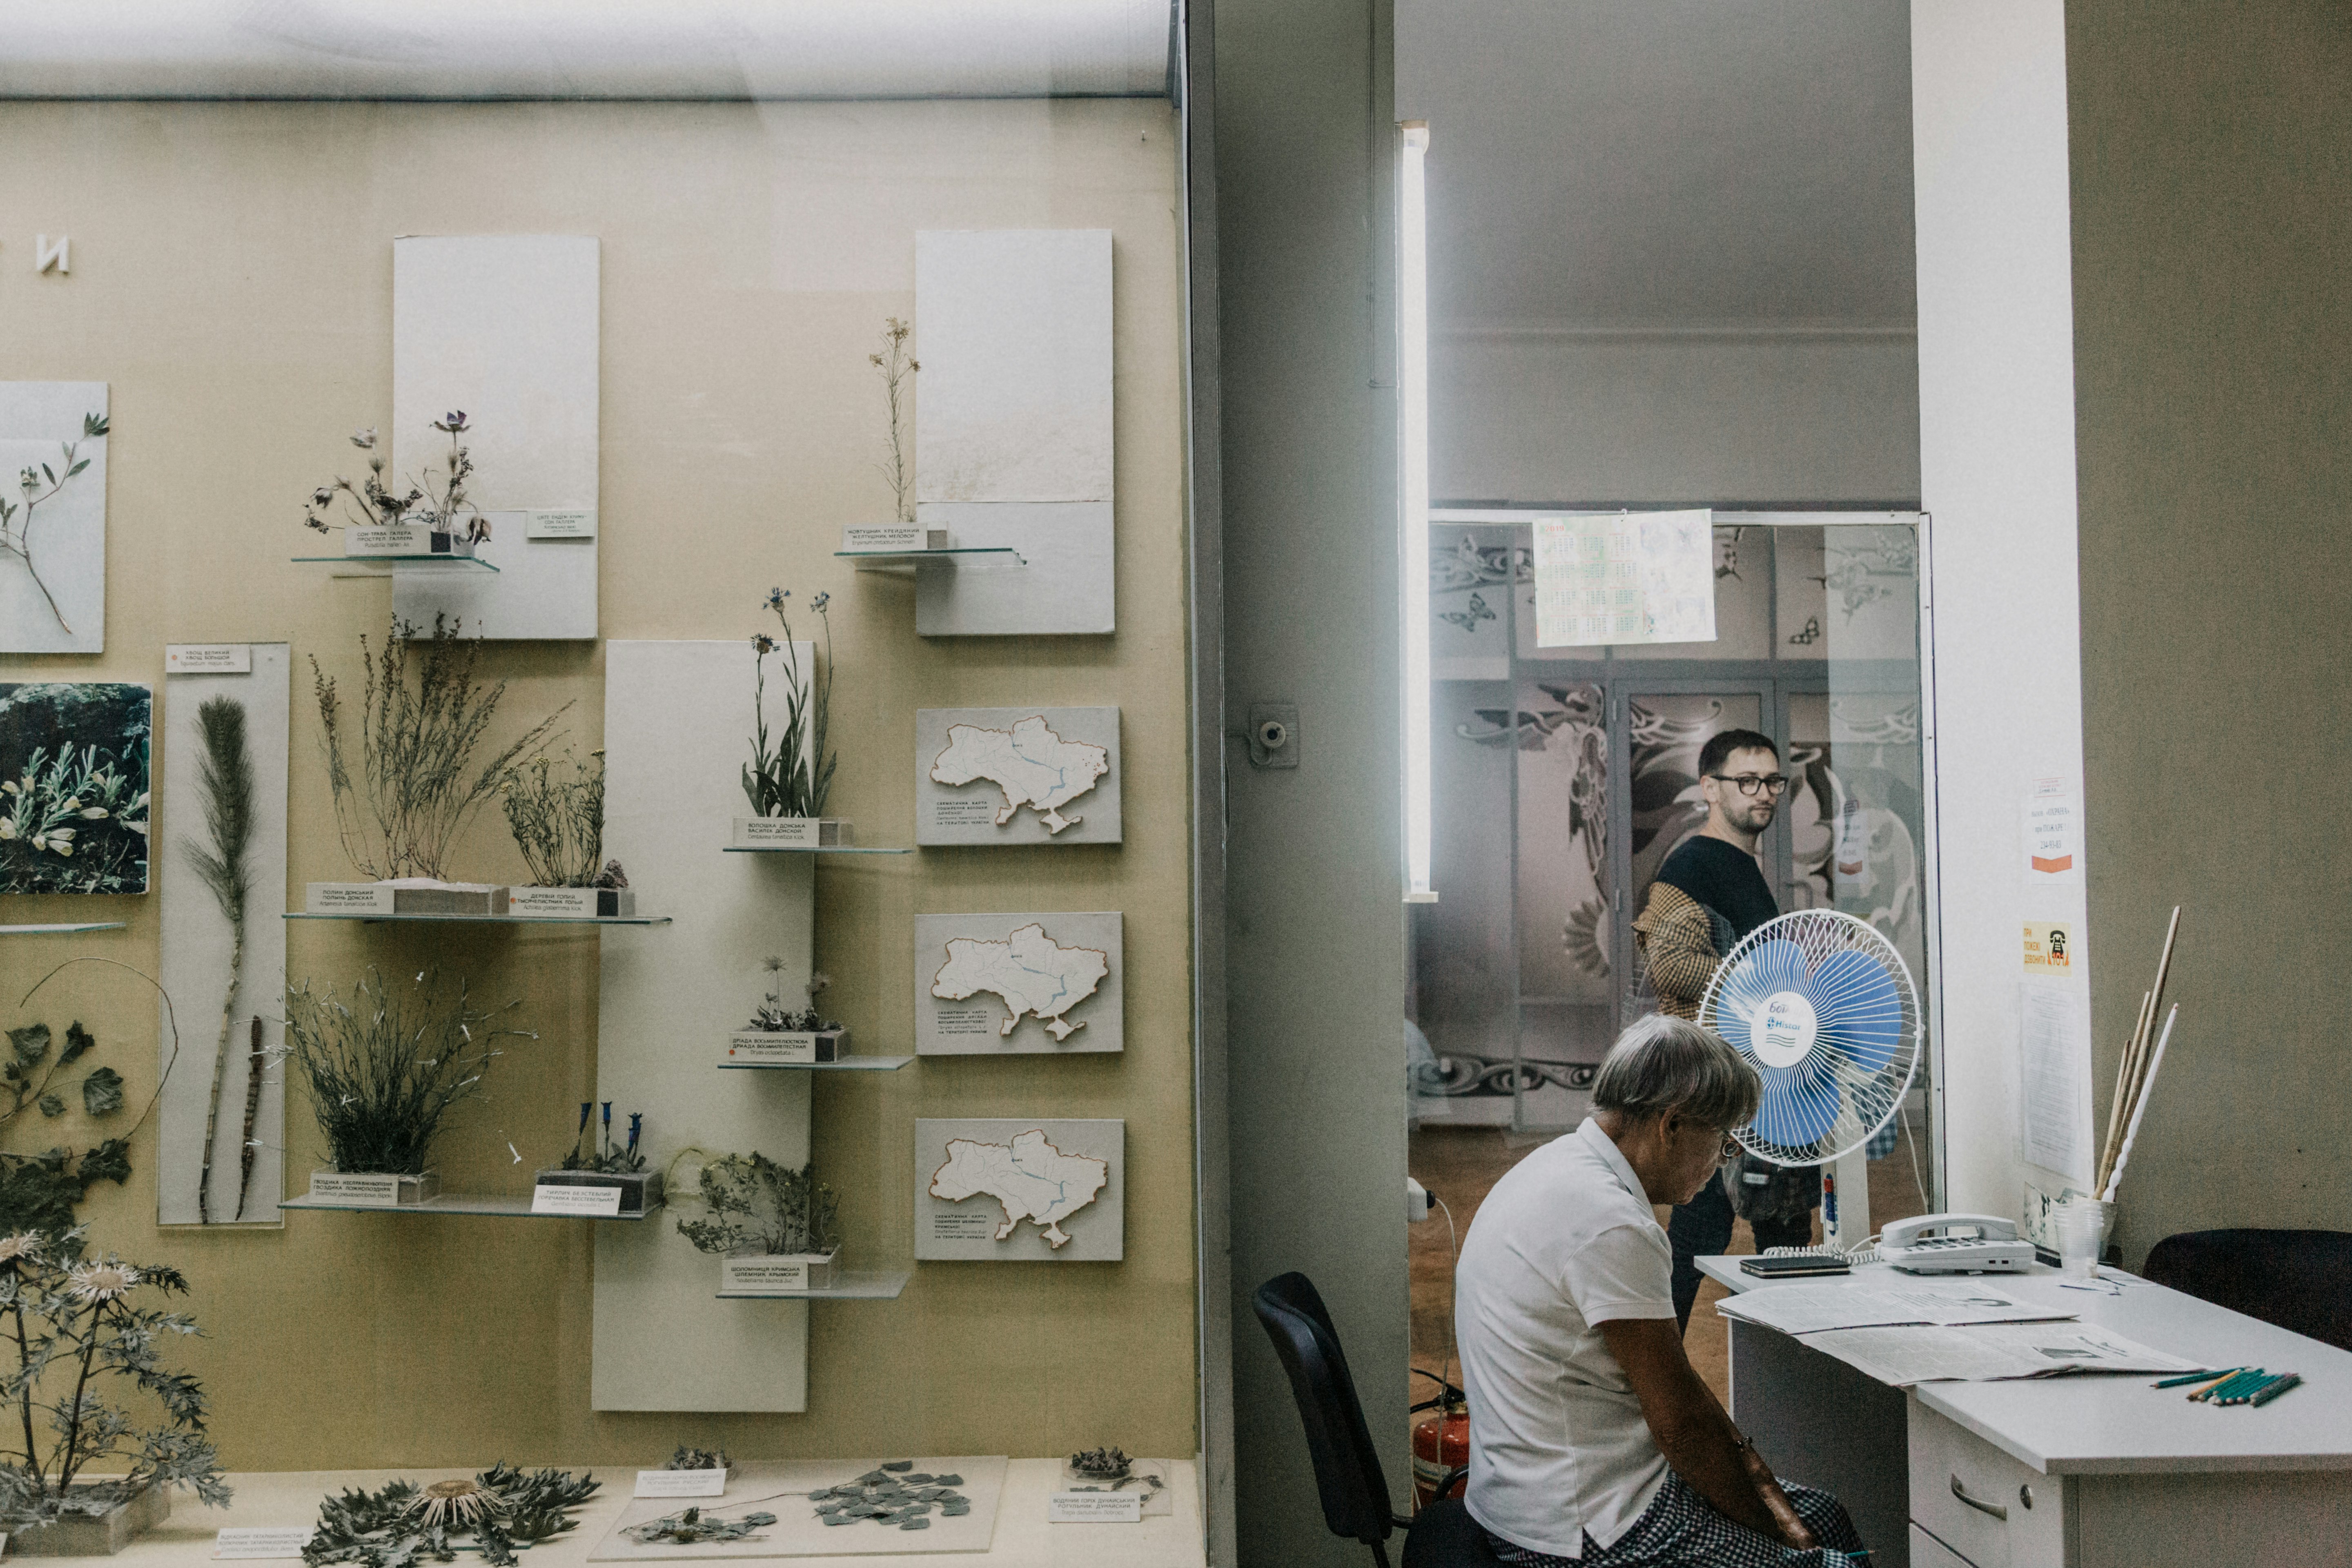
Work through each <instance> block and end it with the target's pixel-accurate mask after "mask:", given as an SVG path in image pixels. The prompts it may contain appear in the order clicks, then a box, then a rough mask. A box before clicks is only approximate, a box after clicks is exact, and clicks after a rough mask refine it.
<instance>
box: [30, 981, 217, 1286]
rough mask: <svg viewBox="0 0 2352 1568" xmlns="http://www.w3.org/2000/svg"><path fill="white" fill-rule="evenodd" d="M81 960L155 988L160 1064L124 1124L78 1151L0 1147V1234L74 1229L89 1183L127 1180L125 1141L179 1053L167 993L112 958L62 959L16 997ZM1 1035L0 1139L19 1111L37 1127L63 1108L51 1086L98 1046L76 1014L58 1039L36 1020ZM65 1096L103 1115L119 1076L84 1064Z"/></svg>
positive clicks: (115, 1107)
mask: <svg viewBox="0 0 2352 1568" xmlns="http://www.w3.org/2000/svg"><path fill="white" fill-rule="evenodd" d="M85 963H92V964H100V965H103V966H105V967H107V968H109V969H120V970H122V971H124V972H126V973H130V974H131V975H133V976H135V977H136V978H138V979H139V980H140V981H141V982H142V983H143V984H148V985H151V986H153V987H154V990H155V994H156V995H157V996H159V997H161V998H162V999H163V1022H164V1025H165V1026H166V1029H167V1031H168V1032H169V1034H170V1037H171V1047H170V1050H169V1051H168V1053H167V1054H166V1055H165V1057H164V1058H163V1072H162V1074H161V1075H159V1076H158V1078H157V1079H156V1082H155V1092H154V1094H152V1095H151V1096H149V1098H148V1100H147V1103H146V1105H145V1106H144V1107H142V1109H141V1110H140V1112H139V1115H138V1117H137V1119H136V1120H135V1121H132V1122H131V1125H130V1126H129V1127H127V1128H121V1129H120V1130H119V1131H117V1132H116V1135H115V1136H113V1137H110V1138H105V1139H102V1140H100V1141H99V1142H96V1143H94V1144H92V1145H91V1146H89V1148H87V1149H84V1150H83V1151H81V1152H79V1154H77V1153H76V1152H74V1151H73V1150H72V1149H71V1148H68V1147H67V1146H65V1145H63V1144H57V1145H53V1146H52V1147H50V1148H49V1149H47V1151H45V1152H41V1153H37V1154H36V1153H28V1152H21V1151H18V1150H0V1235H9V1234H14V1233H17V1232H25V1231H32V1232H37V1233H39V1234H41V1235H43V1236H47V1237H52V1238H64V1237H68V1234H69V1233H72V1232H73V1231H74V1227H75V1226H76V1224H77V1223H78V1221H77V1220H76V1218H75V1214H74V1211H75V1210H76V1209H77V1208H79V1206H80V1205H81V1201H82V1198H83V1196H84V1195H85V1194H88V1193H89V1189H90V1188H91V1187H93V1186H95V1185H96V1184H99V1183H100V1182H101V1181H107V1182H112V1183H114V1184H116V1185H117V1186H120V1185H121V1184H123V1183H124V1182H126V1181H128V1180H130V1178H131V1140H132V1139H133V1138H134V1137H136V1136H137V1135H138V1132H139V1129H140V1128H141V1127H142V1126H144V1125H146V1121H147V1117H148V1115H149V1114H150V1113H151V1112H152V1111H153V1110H154V1109H155V1102H156V1100H159V1099H161V1098H162V1096H163V1085H164V1084H165V1083H167V1082H169V1081H170V1080H171V1077H172V1069H173V1067H174V1066H175V1065H176V1064H177V1063H178V1061H179V1059H180V1024H179V1019H178V1016H177V1015H175V1014H174V1013H173V1009H172V998H171V995H170V994H168V993H167V992H165V991H164V989H163V987H162V986H161V985H157V984H155V981H154V980H153V978H152V977H151V976H150V975H148V974H146V973H142V971H140V970H137V969H133V968H131V965H129V964H127V963H121V962H119V961H118V960H115V959H111V958H70V959H68V960H67V961H66V962H65V963H60V964H58V966H57V967H56V968H55V969H52V970H50V971H49V972H48V973H47V974H44V975H42V976H41V978H40V979H38V980H37V981H35V982H34V983H33V988H32V989H31V990H30V991H27V992H26V993H25V997H24V1002H25V1003H26V1004H29V1003H30V1002H31V1001H32V999H33V998H34V997H35V996H36V995H38V994H40V991H41V988H42V987H43V986H45V985H47V984H48V983H49V982H50V981H52V980H54V979H56V978H57V977H58V975H59V974H61V973H64V972H65V971H67V970H68V969H74V968H78V967H79V966H80V965H82V964H85ZM20 1005H23V1004H20ZM97 1048H98V1040H97V1037H95V1036H93V1035H92V1034H91V1033H90V1032H89V1030H88V1029H85V1028H83V1027H82V1026H81V1023H80V1021H79V1020H78V1019H77V1020H76V1021H74V1022H73V1023H70V1024H68V1025H67V1026H66V1028H65V1034H64V1037H63V1040H62V1043H60V1041H59V1037H58V1035H57V1033H56V1032H55V1031H54V1030H52V1029H51V1028H50V1027H49V1026H48V1025H47V1024H44V1023H32V1024H25V1025H21V1026H18V1027H16V1028H13V1029H10V1030H8V1031H7V1050H6V1052H5V1060H0V1094H5V1096H6V1101H5V1103H0V1139H7V1138H11V1137H12V1135H13V1134H14V1133H15V1132H16V1131H17V1130H18V1127H19V1124H20V1122H21V1121H22V1120H23V1117H24V1113H25V1112H26V1110H37V1111H39V1112H40V1115H41V1123H40V1124H41V1125H43V1126H45V1127H46V1126H48V1125H50V1124H52V1123H54V1122H56V1121H57V1120H58V1118H59V1117H62V1116H65V1115H67V1114H68V1111H69V1110H71V1106H70V1104H69V1102H68V1096H67V1094H65V1093H62V1092H59V1089H60V1086H59V1084H58V1078H59V1075H60V1074H63V1073H64V1072H65V1071H66V1069H67V1068H71V1067H73V1066H75V1065H76V1064H77V1063H79V1062H80V1061H81V1059H82V1058H85V1057H87V1056H89V1054H90V1052H92V1051H94V1050H96V1049H97ZM53 1052H54V1054H52V1053H53ZM73 1098H74V1099H78V1100H80V1102H81V1113H82V1115H83V1116H85V1117H86V1118H88V1119H89V1120H90V1121H102V1120H104V1119H106V1118H109V1117H111V1116H113V1115H115V1114H116V1113H117V1112H119V1111H121V1110H122V1108H123V1100H122V1075H121V1073H118V1072H116V1071H115V1070H114V1069H113V1068H110V1067H99V1068H90V1069H89V1071H88V1072H86V1073H85V1074H84V1075H83V1076H82V1078H81V1079H80V1081H79V1085H77V1086H76V1092H75V1093H74V1094H73ZM53 1135H54V1134H45V1135H44V1136H53ZM60 1246H62V1247H68V1248H69V1250H71V1251H78V1250H79V1243H78V1242H73V1243H70V1244H68V1243H67V1242H64V1241H63V1240H60Z"/></svg>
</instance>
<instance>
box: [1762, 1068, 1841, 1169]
mask: <svg viewBox="0 0 2352 1568" xmlns="http://www.w3.org/2000/svg"><path fill="white" fill-rule="evenodd" d="M1812 1065H1813V1064H1811V1063H1806V1064H1803V1065H1801V1066H1798V1067H1793V1068H1765V1069H1764V1072H1763V1078H1764V1099H1763V1101H1762V1103H1761V1104H1759V1105H1758V1106H1757V1108H1756V1121H1755V1129H1756V1135H1757V1136H1758V1137H1759V1138H1761V1139H1763V1140H1764V1141H1765V1142H1769V1143H1778V1144H1780V1146H1781V1147H1783V1148H1789V1149H1801V1148H1803V1147H1804V1146H1805V1145H1806V1144H1809V1143H1813V1142H1819V1141H1820V1140H1821V1139H1822V1138H1825V1137H1827V1136H1828V1135H1829V1131H1830V1129H1831V1128H1832V1127H1833V1126H1835V1125H1836V1124H1837V1116H1838V1107H1839V1105H1840V1104H1841V1103H1843V1099H1844V1097H1843V1095H1841V1094H1840V1093H1839V1092H1838V1086H1837V1080H1836V1079H1835V1078H1834V1077H1832V1076H1830V1075H1828V1074H1826V1073H1814V1072H1810V1071H1808V1070H1807V1068H1810V1067H1811V1066H1812Z"/></svg>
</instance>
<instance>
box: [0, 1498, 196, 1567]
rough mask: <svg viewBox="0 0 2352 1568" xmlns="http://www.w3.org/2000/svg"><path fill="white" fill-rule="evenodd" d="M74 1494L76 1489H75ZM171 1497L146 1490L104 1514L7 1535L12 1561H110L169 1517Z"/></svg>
mask: <svg viewBox="0 0 2352 1568" xmlns="http://www.w3.org/2000/svg"><path fill="white" fill-rule="evenodd" d="M77 1490H79V1488H77ZM171 1513H172V1494H171V1492H170V1491H169V1490H168V1489H165V1488H163V1487H149V1488H148V1489H146V1490H145V1491H142V1492H141V1493H140V1494H139V1495H138V1496H136V1497H133V1498H131V1499H129V1500H125V1501H123V1502H120V1503H117V1504H116V1505H115V1506H114V1507H113V1508H111V1509H110V1510H107V1511H106V1512H104V1513H97V1514H89V1513H70V1514H68V1515H66V1516H65V1517H64V1518H62V1519H58V1520H55V1521H51V1522H49V1523H47V1524H28V1525H23V1526H20V1527H18V1528H16V1529H13V1530H11V1531H8V1532H7V1534H8V1555H9V1556H11V1557H111V1556H113V1555H114V1554H115V1553H116V1552H120V1551H121V1550H122V1549H123V1548H124V1547H126V1546H128V1545H130V1544H131V1542H132V1541H133V1540H134V1539H136V1538H137V1537H139V1536H142V1535H144V1534H146V1533H147V1532H148V1531H151V1530H152V1529H154V1528H155V1527H156V1526H157V1525H159V1524H161V1523H163V1521H164V1520H166V1519H168V1518H170V1517H171Z"/></svg>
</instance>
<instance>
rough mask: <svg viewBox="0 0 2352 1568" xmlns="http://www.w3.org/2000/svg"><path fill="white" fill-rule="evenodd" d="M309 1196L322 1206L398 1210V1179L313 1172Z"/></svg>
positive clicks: (356, 1173) (372, 1175) (350, 1173)
mask: <svg viewBox="0 0 2352 1568" xmlns="http://www.w3.org/2000/svg"><path fill="white" fill-rule="evenodd" d="M310 1195H311V1196H312V1197H314V1198H317V1199H319V1200H320V1201H321V1202H325V1203H339V1204H371V1205H378V1206H381V1207H383V1208H397V1207H399V1206H400V1178H399V1177H398V1176H394V1175H375V1174H372V1173H364V1172H343V1171H313V1172H311V1173H310Z"/></svg>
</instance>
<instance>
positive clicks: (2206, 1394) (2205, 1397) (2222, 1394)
mask: <svg viewBox="0 0 2352 1568" xmlns="http://www.w3.org/2000/svg"><path fill="white" fill-rule="evenodd" d="M2267 1375H2268V1374H2267V1373H2264V1372H2263V1369H2262V1368H2261V1367H2258V1366H2257V1367H2250V1368H2248V1369H2247V1370H2246V1371H2244V1372H2242V1373H2238V1374H2237V1375H2236V1376H2234V1377H2225V1378H2223V1379H2222V1380H2221V1382H2219V1383H2217V1384H2214V1385H2213V1386H2212V1387H2210V1388H2200V1389H2199V1390H2198V1391H2197V1392H2196V1393H2194V1394H2190V1395H2189V1398H2191V1399H2194V1400H2197V1401H2198V1402H2200V1404H2207V1405H2210V1404H2214V1403H2217V1402H2218V1401H2220V1400H2222V1399H2226V1398H2228V1397H2229V1396H2230V1395H2231V1394H2235V1393H2236V1392H2237V1391H2238V1387H2239V1385H2240V1384H2254V1383H2259V1382H2261V1381H2262V1380H2263V1377H2265V1376H2267Z"/></svg>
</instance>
